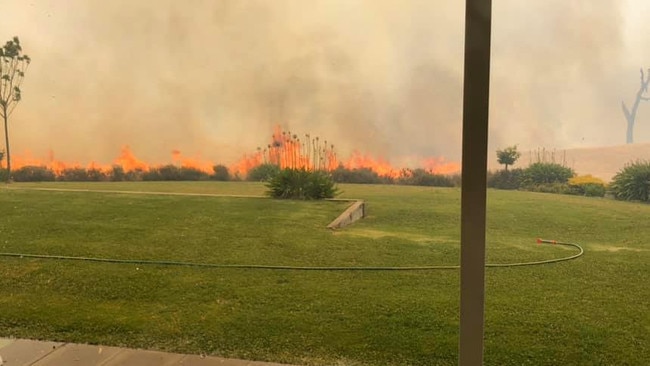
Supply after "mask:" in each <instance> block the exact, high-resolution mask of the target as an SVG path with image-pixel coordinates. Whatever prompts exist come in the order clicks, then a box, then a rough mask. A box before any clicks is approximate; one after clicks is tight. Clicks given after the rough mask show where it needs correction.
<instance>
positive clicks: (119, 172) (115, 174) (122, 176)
mask: <svg viewBox="0 0 650 366" xmlns="http://www.w3.org/2000/svg"><path fill="white" fill-rule="evenodd" d="M108 179H109V180H110V181H111V182H123V181H125V180H127V179H126V173H125V172H124V168H122V166H121V165H113V167H112V168H111V170H110V171H109V172H108Z"/></svg>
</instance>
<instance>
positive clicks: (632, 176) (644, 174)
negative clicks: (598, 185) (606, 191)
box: [609, 160, 650, 202]
mask: <svg viewBox="0 0 650 366" xmlns="http://www.w3.org/2000/svg"><path fill="white" fill-rule="evenodd" d="M609 187H610V190H611V192H612V194H613V195H614V198H616V199H618V200H626V201H641V202H648V201H650V197H649V195H650V161H644V160H639V161H635V162H633V163H629V164H627V165H626V166H625V167H624V168H623V169H622V170H621V171H619V172H618V173H617V174H616V175H615V176H614V178H613V179H612V183H611V184H610V185H609Z"/></svg>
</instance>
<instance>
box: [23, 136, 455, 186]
mask: <svg viewBox="0 0 650 366" xmlns="http://www.w3.org/2000/svg"><path fill="white" fill-rule="evenodd" d="M11 160H12V167H13V168H14V169H20V168H21V167H24V166H28V165H33V166H43V167H46V168H48V169H50V170H52V171H53V172H54V173H55V174H57V175H60V174H61V173H62V172H63V171H64V170H66V169H74V168H84V166H83V165H82V164H80V163H78V162H72V163H71V162H63V161H60V160H57V159H56V158H55V157H54V152H53V151H51V150H50V151H48V154H47V158H45V159H36V158H34V157H33V156H32V155H31V153H30V152H25V153H24V154H22V155H19V154H14V155H13V156H12V159H11ZM171 161H172V162H173V163H174V164H175V165H179V166H181V167H184V168H194V169H197V170H200V171H203V172H205V173H208V174H212V173H213V167H214V165H215V163H214V162H211V161H209V160H205V159H203V158H201V156H200V155H196V156H195V157H185V156H183V154H182V153H181V151H179V150H176V149H174V150H172V151H171ZM414 161H416V162H417V166H418V167H419V168H422V169H424V170H426V171H427V172H430V173H434V174H454V173H458V172H460V164H458V163H455V162H448V161H446V160H445V159H444V158H442V157H429V158H419V159H414ZM261 164H274V165H278V166H280V167H281V168H296V169H307V170H324V171H333V170H335V169H336V168H338V167H339V166H342V167H344V168H346V169H360V168H366V169H372V170H373V171H374V172H375V173H377V174H378V175H380V176H384V177H390V178H398V177H400V176H404V175H409V174H410V172H409V170H407V169H403V168H400V167H395V166H393V165H392V164H391V163H390V162H389V161H388V160H386V159H384V158H382V157H373V156H371V155H369V154H363V153H361V152H359V151H357V150H355V151H353V152H352V154H351V156H350V157H349V158H347V159H346V160H339V158H338V156H337V154H336V152H335V150H334V145H333V144H331V143H329V142H328V141H327V140H321V139H320V138H319V137H312V136H311V135H309V134H305V135H304V136H298V135H296V134H291V132H288V131H286V132H285V131H282V129H281V128H280V127H279V126H276V127H275V129H274V131H273V134H272V136H271V141H270V143H269V144H267V146H266V147H258V148H257V151H255V152H254V153H252V154H247V155H244V157H243V158H242V159H241V160H239V161H238V162H236V163H235V164H233V165H231V166H230V167H229V170H230V172H231V174H233V175H239V176H240V177H245V176H246V174H247V173H248V172H249V171H250V170H251V169H253V168H255V167H257V166H259V165H261ZM113 166H120V167H122V169H123V170H124V171H125V172H132V171H144V172H146V171H149V170H151V169H152V168H153V167H155V165H152V164H149V163H147V162H145V161H142V160H140V159H138V158H137V157H136V156H135V155H134V153H133V151H131V148H130V147H129V146H128V145H125V146H123V147H122V148H121V150H120V154H119V155H118V157H117V158H115V159H114V160H113V164H111V165H102V164H99V163H96V162H94V161H91V162H90V163H89V164H87V165H86V166H85V168H86V169H88V170H90V169H93V170H100V171H103V172H106V173H108V172H109V171H110V170H111V169H112V168H113Z"/></svg>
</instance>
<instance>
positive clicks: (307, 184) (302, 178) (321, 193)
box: [266, 168, 338, 200]
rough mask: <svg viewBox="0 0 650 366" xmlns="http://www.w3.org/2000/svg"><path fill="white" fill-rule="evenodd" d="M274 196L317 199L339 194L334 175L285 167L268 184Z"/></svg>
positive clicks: (270, 194) (269, 193)
mask: <svg viewBox="0 0 650 366" xmlns="http://www.w3.org/2000/svg"><path fill="white" fill-rule="evenodd" d="M266 186H267V188H268V189H269V190H268V191H267V194H268V195H269V196H271V197H273V198H291V199H301V200H315V199H323V198H332V197H334V196H336V195H337V194H338V190H337V189H336V187H335V183H334V180H333V179H332V177H331V176H330V175H329V174H327V173H325V172H322V171H309V170H306V169H304V168H303V169H290V168H285V169H282V170H280V171H279V172H278V173H277V174H275V175H273V176H272V177H271V178H270V179H269V181H268V183H267V184H266Z"/></svg>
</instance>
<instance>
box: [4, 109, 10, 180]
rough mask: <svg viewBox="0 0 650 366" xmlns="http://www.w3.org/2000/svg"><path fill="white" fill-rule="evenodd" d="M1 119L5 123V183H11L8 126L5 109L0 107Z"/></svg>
mask: <svg viewBox="0 0 650 366" xmlns="http://www.w3.org/2000/svg"><path fill="white" fill-rule="evenodd" d="M2 117H3V118H4V123H5V147H6V149H7V151H6V153H7V154H6V156H7V183H11V152H10V151H9V124H8V123H7V122H8V120H7V107H6V106H3V107H2Z"/></svg>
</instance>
